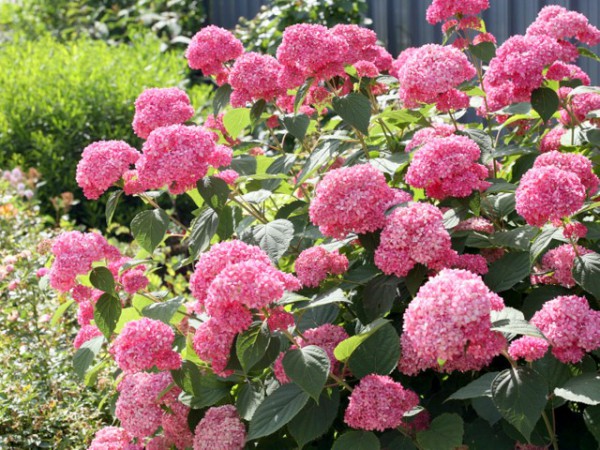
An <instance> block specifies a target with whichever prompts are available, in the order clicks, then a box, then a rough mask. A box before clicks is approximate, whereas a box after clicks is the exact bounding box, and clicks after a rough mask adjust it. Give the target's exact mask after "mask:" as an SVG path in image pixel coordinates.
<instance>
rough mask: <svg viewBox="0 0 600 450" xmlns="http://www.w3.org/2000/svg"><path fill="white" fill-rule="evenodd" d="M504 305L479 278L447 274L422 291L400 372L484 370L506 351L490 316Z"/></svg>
mask: <svg viewBox="0 0 600 450" xmlns="http://www.w3.org/2000/svg"><path fill="white" fill-rule="evenodd" d="M503 308H504V302H503V300H502V298H501V297H499V296H498V295H497V294H495V293H494V292H492V291H490V289H489V288H488V287H487V286H486V285H485V284H484V282H483V280H482V279H481V278H480V277H479V276H478V275H475V274H473V273H471V272H468V271H466V270H457V269H444V270H442V271H441V272H440V273H439V274H438V275H436V276H435V277H433V278H430V279H429V281H428V282H427V283H425V284H424V285H423V286H421V288H420V289H419V292H418V293H417V296H416V297H415V298H414V299H413V301H412V302H411V303H410V304H409V305H408V308H407V310H406V312H405V313H404V325H403V330H404V332H403V333H402V337H401V345H402V357H401V359H400V364H399V368H400V371H401V372H403V373H405V374H407V375H415V374H416V373H418V372H419V371H421V370H425V369H434V370H436V371H438V372H448V373H449V372H452V371H454V370H459V371H461V372H464V371H468V370H481V369H482V368H483V367H485V366H486V365H488V364H489V363H490V362H491V360H492V359H493V358H494V357H495V356H496V355H498V354H500V352H501V351H502V350H503V349H504V348H505V347H506V340H505V339H504V337H503V336H502V334H501V333H497V332H494V331H492V330H491V325H492V322H491V318H490V312H491V311H500V310H501V309H503Z"/></svg>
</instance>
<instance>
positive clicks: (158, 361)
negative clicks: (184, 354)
mask: <svg viewBox="0 0 600 450" xmlns="http://www.w3.org/2000/svg"><path fill="white" fill-rule="evenodd" d="M174 340H175V333H174V332H173V330H172V329H171V327H170V326H169V325H167V324H166V323H163V322H161V321H160V320H153V319H149V318H147V317H143V318H141V319H139V320H135V321H132V322H128V323H126V324H125V326H124V327H123V330H122V331H121V333H120V334H119V336H117V338H116V339H115V340H114V342H113V344H112V346H111V348H110V353H111V354H112V355H114V357H115V361H116V363H117V364H118V366H119V367H120V368H121V370H123V372H125V373H132V372H138V371H140V370H148V369H151V368H152V367H154V366H156V367H157V368H158V369H159V370H174V369H178V368H179V367H181V356H180V355H179V353H177V352H175V351H174V350H173V341H174Z"/></svg>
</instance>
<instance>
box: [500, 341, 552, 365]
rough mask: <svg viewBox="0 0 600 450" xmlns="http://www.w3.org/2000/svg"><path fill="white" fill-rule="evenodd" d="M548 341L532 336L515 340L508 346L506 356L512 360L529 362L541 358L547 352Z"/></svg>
mask: <svg viewBox="0 0 600 450" xmlns="http://www.w3.org/2000/svg"><path fill="white" fill-rule="evenodd" d="M548 346H549V344H548V341H546V340H545V339H540V338H537V337H533V336H523V337H520V338H519V339H515V340H514V341H512V342H511V343H510V345H509V346H508V354H509V355H510V357H511V358H512V359H524V360H525V361H528V362H531V361H535V360H537V359H540V358H543V357H544V355H545V354H546V352H547V351H548Z"/></svg>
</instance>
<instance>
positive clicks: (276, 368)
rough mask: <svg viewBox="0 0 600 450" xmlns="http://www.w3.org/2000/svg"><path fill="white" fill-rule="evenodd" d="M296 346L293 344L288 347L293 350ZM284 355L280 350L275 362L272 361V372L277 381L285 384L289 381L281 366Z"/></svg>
mask: <svg viewBox="0 0 600 450" xmlns="http://www.w3.org/2000/svg"><path fill="white" fill-rule="evenodd" d="M296 348H298V347H296V346H295V345H292V346H291V347H290V350H295V349H296ZM284 356H285V352H281V353H280V354H279V356H278V357H277V359H276V360H275V362H274V363H273V374H274V375H275V378H276V379H277V381H279V384H287V383H289V382H290V381H292V380H290V378H289V377H288V376H287V374H286V373H285V369H284V368H283V357H284Z"/></svg>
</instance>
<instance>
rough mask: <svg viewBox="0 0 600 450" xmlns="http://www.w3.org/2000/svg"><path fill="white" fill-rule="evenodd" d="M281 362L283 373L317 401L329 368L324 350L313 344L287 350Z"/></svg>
mask: <svg viewBox="0 0 600 450" xmlns="http://www.w3.org/2000/svg"><path fill="white" fill-rule="evenodd" d="M282 363H283V368H284V370H285V374H286V375H287V376H288V377H289V378H290V379H291V380H292V381H293V382H294V383H296V384H297V385H298V386H300V387H301V388H302V389H304V390H305V391H306V393H307V394H308V395H310V396H311V397H312V398H314V399H315V401H318V400H319V396H320V395H321V391H322V390H323V387H324V386H325V382H326V381H327V376H328V375H329V369H330V361H329V357H328V356H327V353H325V350H323V349H322V348H320V347H317V346H315V345H308V346H306V347H303V348H299V349H293V350H289V351H288V352H287V353H286V354H285V356H284V357H283V361H282Z"/></svg>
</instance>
